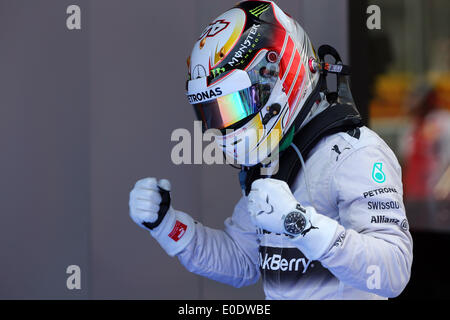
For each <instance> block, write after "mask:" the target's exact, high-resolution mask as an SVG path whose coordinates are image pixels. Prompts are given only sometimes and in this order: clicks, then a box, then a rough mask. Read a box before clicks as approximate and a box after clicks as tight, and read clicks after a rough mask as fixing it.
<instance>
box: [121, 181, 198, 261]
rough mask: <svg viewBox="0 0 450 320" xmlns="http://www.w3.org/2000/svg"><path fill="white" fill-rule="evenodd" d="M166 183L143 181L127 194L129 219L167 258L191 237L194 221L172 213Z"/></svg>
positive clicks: (186, 243)
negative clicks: (153, 241)
mask: <svg viewBox="0 0 450 320" xmlns="http://www.w3.org/2000/svg"><path fill="white" fill-rule="evenodd" d="M170 189H171V186H170V182H169V181H168V180H166V179H161V180H159V181H158V180H157V179H156V178H145V179H142V180H139V181H138V182H136V184H135V186H134V188H133V190H131V192H130V201H129V206H130V217H131V219H132V220H133V221H134V222H135V223H136V224H137V225H139V226H140V227H142V228H146V229H148V230H150V234H151V235H152V236H153V237H154V238H155V239H156V240H157V241H158V242H159V244H160V245H161V247H163V249H164V250H166V252H167V253H168V254H169V255H170V256H174V255H176V254H178V253H180V252H181V251H182V250H183V249H184V248H185V247H186V246H187V245H188V244H189V242H190V241H191V240H192V238H193V236H194V234H195V223H194V220H193V219H192V218H191V217H190V216H189V215H188V214H186V213H184V212H181V211H177V210H174V209H173V208H172V206H171V204H170V202H171V197H170Z"/></svg>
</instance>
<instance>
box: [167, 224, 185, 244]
mask: <svg viewBox="0 0 450 320" xmlns="http://www.w3.org/2000/svg"><path fill="white" fill-rule="evenodd" d="M186 229H187V226H186V225H185V224H184V223H182V222H180V221H178V220H177V221H176V222H175V226H174V227H173V229H172V231H171V232H170V233H169V238H172V240H173V241H175V242H177V241H178V240H180V239H181V238H182V237H183V235H184V234H185V232H186Z"/></svg>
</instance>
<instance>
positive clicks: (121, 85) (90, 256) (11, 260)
mask: <svg viewBox="0 0 450 320" xmlns="http://www.w3.org/2000/svg"><path fill="white" fill-rule="evenodd" d="M276 2H277V3H278V5H279V6H280V7H281V8H282V9H283V10H285V11H286V12H287V13H289V14H290V15H291V16H293V17H294V18H296V19H297V20H298V21H299V22H300V24H302V25H303V27H304V29H305V30H306V32H307V33H308V34H309V36H310V37H311V39H312V41H313V43H314V45H315V46H316V48H318V46H320V45H321V44H323V43H328V44H331V45H333V46H335V47H336V48H337V49H338V50H339V51H340V52H341V56H342V57H343V60H344V61H347V62H349V61H348V56H349V54H348V51H349V49H348V18H347V14H348V10H347V0H339V1H333V0H314V1H313V0H295V1H293V0H279V1H276ZM235 3H236V0H231V1H228V0H227V1H224V0H222V1H206V0H196V1H181V0H178V1H148V0H147V1H144V0H128V1H119V0H95V1H86V0H73V1H66V0H38V1H25V0H0V150H1V155H0V157H1V158H0V214H1V219H0V299H80V298H81V299H261V298H264V293H263V290H262V286H261V284H260V283H258V284H256V285H254V286H251V287H247V288H241V289H235V288H232V287H229V286H226V285H223V284H220V283H216V282H213V281H210V280H207V279H203V278H200V277H198V276H196V275H193V274H190V273H189V272H188V271H186V270H185V269H184V268H183V267H182V266H181V265H180V264H179V263H178V260H177V259H176V258H170V257H168V256H167V255H166V254H165V253H164V252H163V250H162V249H160V247H159V245H158V244H157V243H156V242H155V241H154V240H153V239H152V238H151V237H150V235H149V234H148V232H146V231H145V230H143V229H140V228H138V227H137V226H136V225H134V223H133V222H132V221H131V219H130V218H129V216H128V194H129V191H130V190H131V188H132V186H133V185H134V183H135V181H136V180H138V179H140V178H143V177H146V176H157V177H165V178H168V179H170V180H171V182H172V186H173V193H172V194H173V205H174V207H175V208H177V209H180V210H183V211H185V212H187V213H189V214H191V215H192V216H193V217H195V218H196V219H198V220H200V221H202V222H203V223H204V224H205V225H208V226H211V227H215V228H222V227H223V221H224V220H225V218H226V217H227V216H229V215H230V214H231V213H232V210H233V207H234V205H235V203H236V202H237V200H238V198H239V197H240V189H239V183H238V178H237V171H236V170H235V169H233V168H231V167H229V166H219V165H215V166H206V165H203V166H202V165H180V166H176V165H173V164H172V163H171V160H170V151H171V149H172V147H173V146H174V145H175V142H171V141H170V135H171V133H172V131H173V130H174V129H176V128H187V129H188V130H189V131H191V132H193V120H194V112H193V110H192V108H191V106H190V105H189V104H188V103H187V101H186V98H185V93H184V86H185V80H186V72H187V71H186V58H187V57H188V55H189V54H190V51H191V49H192V46H193V44H194V42H195V40H196V39H197V37H198V35H199V34H200V33H201V31H202V30H203V28H204V27H205V26H206V25H207V24H208V23H209V22H210V21H211V20H212V19H213V18H215V17H216V16H218V15H219V14H221V13H222V12H224V11H225V10H227V9H229V8H230V7H232V6H233V5H234V4H235ZM71 4H76V5H78V6H80V8H81V30H68V29H67V27H66V19H67V17H68V15H67V14H66V9H67V7H68V6H69V5H71ZM69 265H78V266H80V268H81V290H68V289H67V287H66V279H67V277H68V276H69V275H68V274H66V268H67V266H69Z"/></svg>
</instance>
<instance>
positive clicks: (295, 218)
mask: <svg viewBox="0 0 450 320" xmlns="http://www.w3.org/2000/svg"><path fill="white" fill-rule="evenodd" d="M297 209H298V210H299V211H292V212H290V213H288V214H287V215H286V218H284V229H285V230H286V232H287V233H289V234H292V235H299V234H300V233H302V232H303V231H304V230H305V228H306V218H305V216H304V214H303V213H302V212H306V211H305V209H303V208H302V207H301V206H300V205H297Z"/></svg>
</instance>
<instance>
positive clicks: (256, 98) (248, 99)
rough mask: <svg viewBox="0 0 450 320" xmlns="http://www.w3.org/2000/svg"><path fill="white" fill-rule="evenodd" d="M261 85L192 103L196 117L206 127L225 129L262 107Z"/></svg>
mask: <svg viewBox="0 0 450 320" xmlns="http://www.w3.org/2000/svg"><path fill="white" fill-rule="evenodd" d="M261 94H263V92H261V87H260V86H259V85H253V86H250V87H248V88H246V89H243V90H240V91H237V92H233V93H230V94H227V95H225V96H222V97H218V98H217V99H214V100H211V101H206V102H202V103H197V104H194V109H195V112H196V114H197V118H198V119H199V120H201V121H202V122H203V128H204V130H206V129H212V128H214V129H225V128H227V127H230V126H232V125H233V124H235V123H237V122H239V121H241V120H243V119H245V118H247V117H249V116H251V115H254V114H256V113H257V112H258V111H259V110H260V109H261V107H262V101H261Z"/></svg>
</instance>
